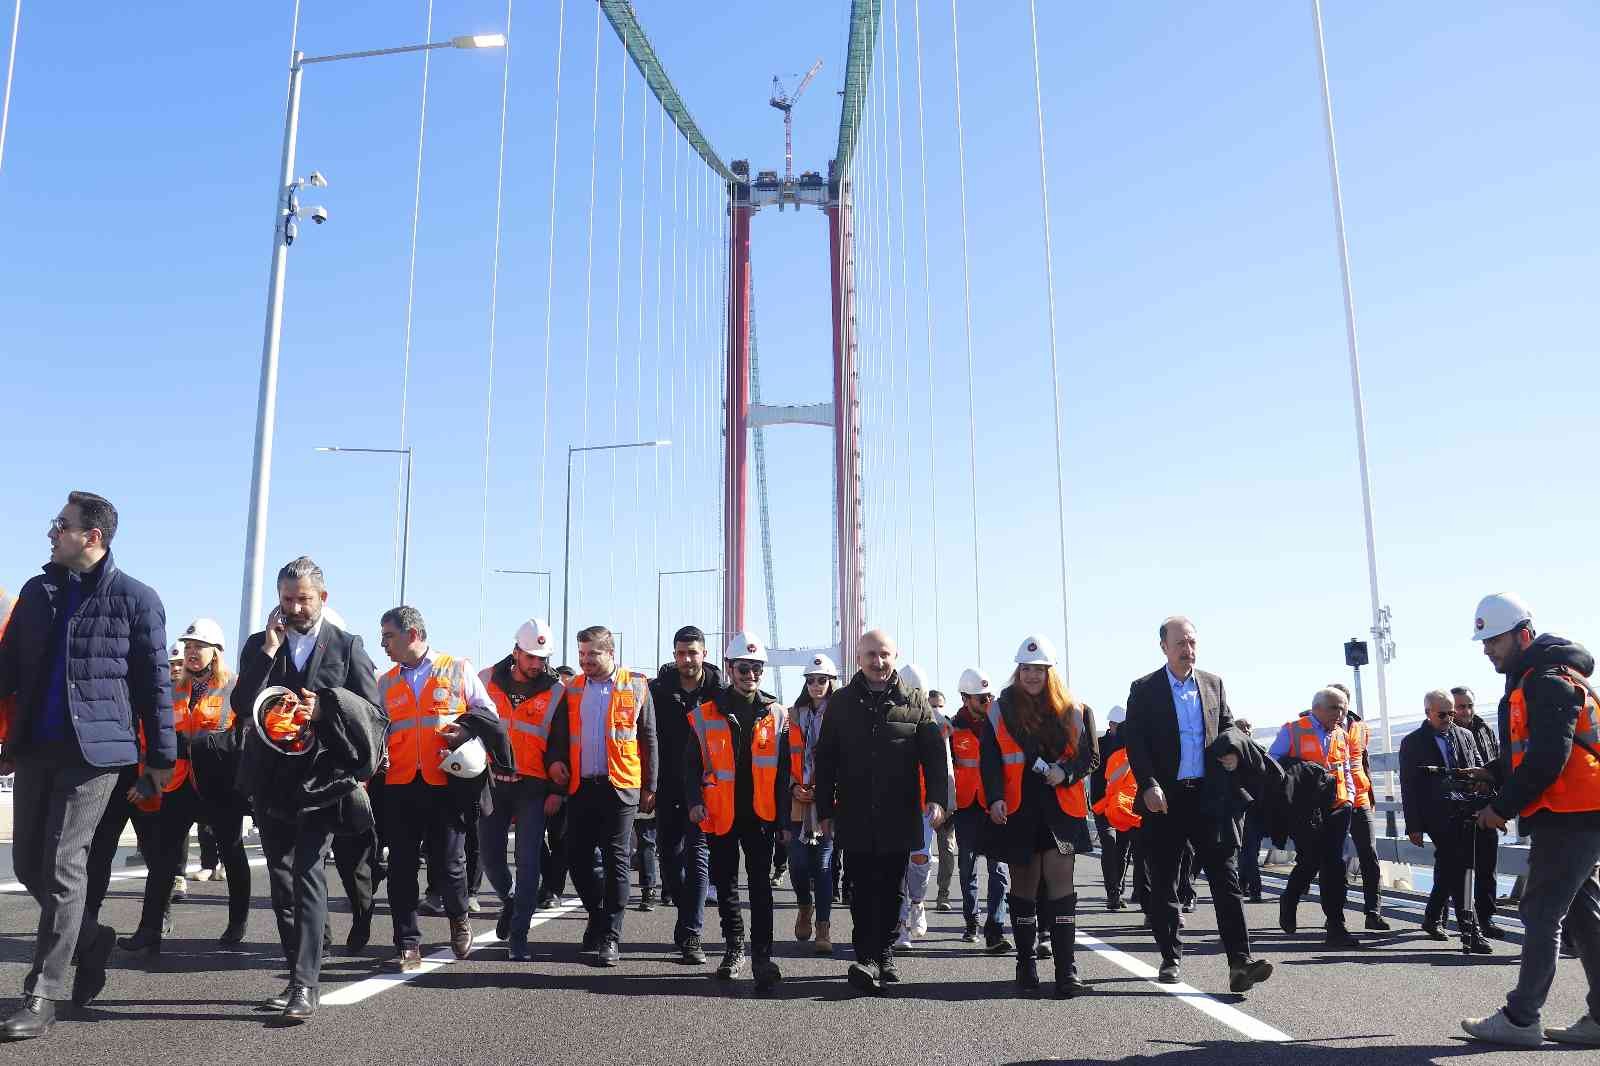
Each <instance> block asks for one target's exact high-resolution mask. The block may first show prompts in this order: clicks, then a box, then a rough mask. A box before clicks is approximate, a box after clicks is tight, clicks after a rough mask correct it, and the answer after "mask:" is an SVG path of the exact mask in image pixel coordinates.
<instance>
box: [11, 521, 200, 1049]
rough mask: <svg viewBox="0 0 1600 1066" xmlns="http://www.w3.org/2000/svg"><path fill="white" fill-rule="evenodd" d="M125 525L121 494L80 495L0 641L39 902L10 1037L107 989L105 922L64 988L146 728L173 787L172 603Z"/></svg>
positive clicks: (30, 874)
mask: <svg viewBox="0 0 1600 1066" xmlns="http://www.w3.org/2000/svg"><path fill="white" fill-rule="evenodd" d="M116 532H117V510H116V508H115V507H113V506H111V503H110V501H108V500H106V499H105V498H104V497H102V496H96V495H95V494H94V493H92V492H72V493H69V494H68V495H67V502H66V505H65V506H63V507H62V508H61V510H60V512H59V513H58V514H57V515H56V517H55V518H54V519H53V520H52V521H51V523H50V529H49V533H48V536H49V539H50V562H49V563H47V564H46V565H45V567H44V573H43V574H42V575H40V576H38V577H35V578H33V579H31V580H30V581H28V583H27V584H25V585H23V586H22V591H21V593H20V594H19V595H18V597H17V603H16V606H15V607H14V608H13V610H12V617H11V621H10V623H9V625H7V627H6V631H5V636H4V637H3V638H0V702H4V701H6V700H11V701H12V702H13V705H14V706H13V711H12V720H11V723H10V730H9V733H8V734H7V737H6V740H5V745H4V748H3V750H0V774H8V773H13V772H14V773H15V774H16V781H15V785H14V786H13V789H14V791H13V794H12V804H13V824H14V826H15V833H16V835H15V839H14V842H13V848H12V861H13V863H14V868H15V870H16V875H17V880H18V881H21V882H22V884H23V886H24V887H26V888H27V890H28V893H29V894H30V895H32V896H33V898H34V900H35V901H36V902H37V903H38V904H39V931H38V935H37V937H36V938H35V940H34V949H33V964H32V966H31V967H30V968H29V970H28V974H27V976H26V977H25V978H24V979H23V983H22V1002H21V1004H20V1005H19V1007H18V1009H17V1011H16V1012H15V1013H13V1014H12V1015H11V1016H10V1017H9V1018H7V1019H6V1020H5V1022H4V1023H3V1024H0V1039H4V1040H29V1039H33V1038H35V1037H41V1036H44V1035H45V1034H46V1033H48V1032H49V1031H50V1028H51V1026H52V1025H54V1024H55V1020H56V1011H57V1006H56V1005H57V1004H58V1003H61V1002H63V1001H65V1000H67V999H68V998H71V999H72V1000H73V1001H74V1002H77V1003H82V1002H87V1000H88V999H89V998H92V997H93V995H95V994H98V992H99V991H100V989H101V988H103V987H104V986H105V965H106V959H107V958H108V957H109V956H110V953H111V946H112V942H113V941H114V940H115V939H116V933H115V931H114V930H112V929H111V928H110V927H109V926H104V925H101V926H97V928H96V930H95V935H94V939H93V941H92V942H86V943H85V944H84V947H83V951H82V953H81V956H80V960H79V964H78V971H77V974H76V975H75V977H74V979H73V982H72V984H71V985H70V986H69V985H68V983H67V969H68V967H69V966H70V965H71V961H72V958H73V952H74V950H75V949H76V948H77V947H78V941H79V926H80V924H81V922H82V920H83V909H84V902H85V898H86V895H87V892H86V889H87V873H88V862H89V845H90V842H91V841H92V839H93V837H94V831H95V827H96V826H97V825H98V824H99V822H100V816H101V814H102V813H103V812H104V811H105V809H106V805H107V803H108V801H109V800H110V798H111V793H112V790H113V789H114V788H115V787H116V784H117V779H118V777H119V775H120V774H121V771H122V770H123V768H124V767H127V766H131V765H133V764H134V763H136V762H138V760H139V745H138V741H137V739H136V736H135V730H136V728H139V729H142V730H143V731H144V736H145V739H146V741H147V743H148V746H149V748H148V751H147V753H146V756H145V776H146V777H147V778H148V782H147V787H153V788H160V787H161V786H163V785H165V784H166V782H167V780H168V779H169V778H170V777H171V775H172V767H173V765H174V763H175V762H176V761H177V754H178V748H177V739H176V737H175V735H174V733H173V728H172V678H171V675H170V673H169V672H168V670H167V634H166V611H165V609H164V608H163V607H162V605H161V598H160V597H159V596H157V595H156V593H155V590H153V589H151V588H150V587H148V586H147V585H143V584H141V583H139V582H138V581H135V580H134V579H133V578H131V577H129V576H128V575H126V574H124V573H123V572H122V571H121V570H119V569H118V568H117V565H116V562H115V560H114V559H113V558H112V556H111V540H112V538H113V537H114V536H115V535H116ZM136 723H137V726H136Z"/></svg>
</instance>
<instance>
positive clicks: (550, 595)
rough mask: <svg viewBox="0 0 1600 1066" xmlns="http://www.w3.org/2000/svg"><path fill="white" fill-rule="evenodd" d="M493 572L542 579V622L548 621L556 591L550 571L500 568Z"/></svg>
mask: <svg viewBox="0 0 1600 1066" xmlns="http://www.w3.org/2000/svg"><path fill="white" fill-rule="evenodd" d="M494 572H495V573H497V574H529V575H532V576H536V577H542V578H544V588H545V594H544V620H545V621H546V622H549V621H550V611H551V609H552V607H553V606H554V603H553V600H554V598H555V591H556V589H555V584H556V583H555V578H554V577H553V576H552V575H551V573H550V571H548V570H502V569H501V568H499V567H496V568H495V571H494Z"/></svg>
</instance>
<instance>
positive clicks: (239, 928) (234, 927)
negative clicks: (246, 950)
mask: <svg viewBox="0 0 1600 1066" xmlns="http://www.w3.org/2000/svg"><path fill="white" fill-rule="evenodd" d="M217 943H219V944H221V945H223V946H224V947H231V946H232V945H234V944H242V943H244V923H243V922H229V923H228V928H226V929H224V930H223V931H222V935H221V936H219V937H217Z"/></svg>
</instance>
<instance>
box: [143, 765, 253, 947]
mask: <svg viewBox="0 0 1600 1066" xmlns="http://www.w3.org/2000/svg"><path fill="white" fill-rule="evenodd" d="M153 823H154V829H155V832H154V834H153V843H152V845H151V847H150V854H149V856H148V858H149V860H150V863H151V865H150V867H149V870H150V872H149V874H148V875H147V876H146V877H145V879H144V907H143V909H142V910H141V911H140V913H139V928H140V929H147V930H149V931H151V932H159V931H160V930H161V918H162V916H163V915H164V914H166V911H167V904H168V901H169V900H170V899H171V898H172V879H173V878H174V877H177V876H178V875H179V874H181V873H183V871H184V857H185V856H186V855H187V854H188V851H189V830H190V829H192V828H194V826H195V825H196V824H200V825H209V826H210V827H211V829H212V832H213V833H214V834H215V837H216V845H217V849H218V850H219V851H220V852H221V854H222V865H223V869H225V870H227V871H228V924H229V925H240V926H242V925H244V923H245V922H246V921H247V920H248V919H249V917H250V860H249V859H248V858H247V857H246V856H245V852H244V812H243V811H240V810H238V809H237V808H219V807H216V806H215V805H213V804H208V803H207V802H206V801H205V800H203V799H201V798H200V794H199V793H198V792H196V791H195V790H194V789H193V788H192V787H191V786H190V785H189V784H187V783H185V784H184V785H183V786H182V787H180V788H178V789H177V790H175V791H173V792H168V793H166V794H165V795H163V796H162V797H161V806H160V808H158V809H157V810H156V812H155V815H154V818H153Z"/></svg>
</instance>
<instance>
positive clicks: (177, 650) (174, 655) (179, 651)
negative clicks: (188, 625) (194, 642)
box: [167, 641, 183, 663]
mask: <svg viewBox="0 0 1600 1066" xmlns="http://www.w3.org/2000/svg"><path fill="white" fill-rule="evenodd" d="M167 662H169V663H181V662H183V642H182V641H179V642H178V643H176V644H174V645H173V646H172V650H171V651H169V652H167Z"/></svg>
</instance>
